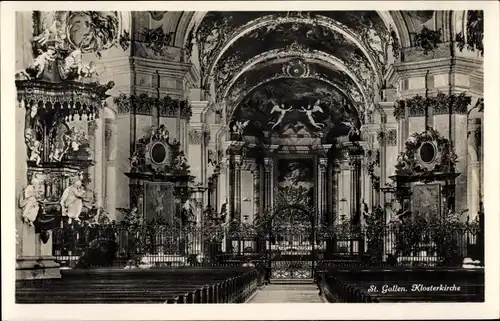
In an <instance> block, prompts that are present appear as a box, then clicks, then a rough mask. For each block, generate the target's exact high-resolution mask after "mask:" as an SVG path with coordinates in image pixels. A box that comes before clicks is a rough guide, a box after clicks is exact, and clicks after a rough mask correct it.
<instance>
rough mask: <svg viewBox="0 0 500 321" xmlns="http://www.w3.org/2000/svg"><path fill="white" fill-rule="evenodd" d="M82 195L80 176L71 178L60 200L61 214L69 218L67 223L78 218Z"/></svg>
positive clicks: (80, 210)
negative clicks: (70, 182) (71, 181)
mask: <svg viewBox="0 0 500 321" xmlns="http://www.w3.org/2000/svg"><path fill="white" fill-rule="evenodd" d="M84 196H85V189H84V188H83V186H82V181H81V178H80V177H75V178H73V183H72V184H71V185H70V186H68V187H67V188H66V189H65V190H64V192H63V194H62V196H61V200H60V204H61V209H62V215H63V216H67V217H68V218H69V220H68V223H70V224H71V222H72V221H73V220H75V221H79V220H80V219H79V216H80V214H81V212H82V208H83V197H84Z"/></svg>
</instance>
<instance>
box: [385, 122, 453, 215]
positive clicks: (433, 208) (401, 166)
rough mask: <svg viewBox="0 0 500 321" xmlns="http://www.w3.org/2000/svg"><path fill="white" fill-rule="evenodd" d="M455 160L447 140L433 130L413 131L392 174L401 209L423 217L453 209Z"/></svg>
mask: <svg viewBox="0 0 500 321" xmlns="http://www.w3.org/2000/svg"><path fill="white" fill-rule="evenodd" d="M456 161H457V156H456V154H455V153H454V151H453V148H452V146H451V143H450V141H449V140H448V139H446V138H444V137H442V136H440V135H439V133H438V132H437V131H436V130H434V129H432V128H428V129H427V131H425V132H422V133H415V134H412V135H411V136H410V138H409V139H408V140H407V141H406V143H405V151H404V152H402V153H401V154H400V155H399V156H398V163H397V164H396V175H394V176H391V179H392V180H394V182H395V183H396V186H395V194H396V195H395V196H396V199H397V200H398V202H399V203H400V204H401V205H402V210H401V211H402V212H407V213H413V214H419V215H423V216H425V217H426V218H431V217H439V216H441V215H442V214H443V213H447V212H449V211H454V204H455V200H454V198H455V195H454V191H455V179H456V178H457V177H458V175H460V174H459V173H456V172H455V163H456Z"/></svg>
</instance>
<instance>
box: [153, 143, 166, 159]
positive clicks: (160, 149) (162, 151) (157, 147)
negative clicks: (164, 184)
mask: <svg viewBox="0 0 500 321" xmlns="http://www.w3.org/2000/svg"><path fill="white" fill-rule="evenodd" d="M166 158H167V148H166V146H165V144H162V143H156V144H154V145H153V147H151V160H152V161H153V163H156V164H162V163H163V162H165V160H166Z"/></svg>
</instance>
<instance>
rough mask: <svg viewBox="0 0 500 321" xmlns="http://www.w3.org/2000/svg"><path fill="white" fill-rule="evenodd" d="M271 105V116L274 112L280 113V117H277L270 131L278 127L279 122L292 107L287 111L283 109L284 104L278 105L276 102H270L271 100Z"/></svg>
mask: <svg viewBox="0 0 500 321" xmlns="http://www.w3.org/2000/svg"><path fill="white" fill-rule="evenodd" d="M271 103H272V104H273V105H274V107H273V109H271V114H274V113H276V112H279V113H280V116H279V117H278V120H277V121H276V123H275V124H274V125H273V127H272V128H271V130H273V129H274V128H275V127H276V126H278V125H279V124H281V122H282V121H283V118H285V115H286V113H287V112H289V111H290V110H292V107H290V108H288V109H285V105H284V104H281V105H278V104H277V103H276V102H274V101H272V100H271Z"/></svg>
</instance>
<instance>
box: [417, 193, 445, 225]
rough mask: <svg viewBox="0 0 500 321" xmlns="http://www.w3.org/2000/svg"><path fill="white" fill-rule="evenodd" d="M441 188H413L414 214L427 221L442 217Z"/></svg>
mask: <svg viewBox="0 0 500 321" xmlns="http://www.w3.org/2000/svg"><path fill="white" fill-rule="evenodd" d="M440 187H441V186H440V185H439V184H425V185H417V184H416V185H414V186H413V200H412V212H413V213H414V214H417V213H418V214H419V215H422V216H424V217H425V218H426V219H427V220H430V219H432V218H437V217H439V216H440V215H441V188H440Z"/></svg>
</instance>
